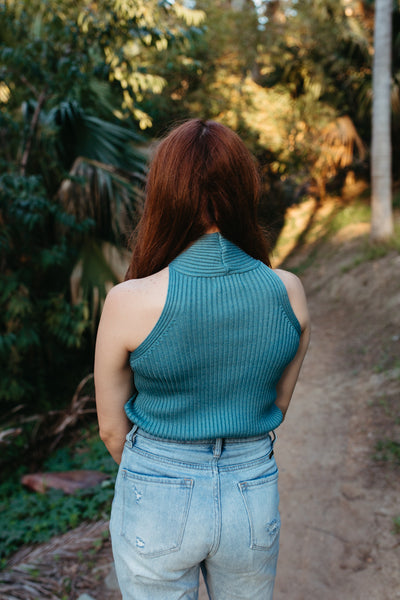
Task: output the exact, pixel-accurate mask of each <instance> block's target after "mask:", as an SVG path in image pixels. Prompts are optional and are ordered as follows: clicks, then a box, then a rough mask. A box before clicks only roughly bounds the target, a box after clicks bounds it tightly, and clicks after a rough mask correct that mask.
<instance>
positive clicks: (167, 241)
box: [95, 119, 309, 600]
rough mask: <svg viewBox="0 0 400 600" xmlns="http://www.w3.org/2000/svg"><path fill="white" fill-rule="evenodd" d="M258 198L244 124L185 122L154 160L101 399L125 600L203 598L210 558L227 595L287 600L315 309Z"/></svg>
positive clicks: (105, 360)
mask: <svg viewBox="0 0 400 600" xmlns="http://www.w3.org/2000/svg"><path fill="white" fill-rule="evenodd" d="M258 195H259V178H258V174H257V169H256V166H255V164H254V161H253V158H252V156H251V154H250V153H249V152H248V151H247V150H246V148H245V146H244V144H243V143H242V141H241V140H240V138H239V137H238V136H237V135H236V134H235V133H233V132H232V131H231V130H230V129H228V128H227V127H225V126H223V125H221V124H219V123H215V122H213V121H206V122H204V121H201V120H198V119H195V120H191V121H188V122H186V123H184V124H182V125H180V126H179V127H177V128H176V129H174V130H173V131H172V132H171V133H170V134H169V135H168V136H167V137H166V138H165V139H164V140H163V141H162V142H161V143H160V145H159V147H158V150H157V152H156V154H155V157H154V159H153V161H152V164H151V167H150V171H149V176H148V182H147V188H146V202H145V208H144V213H143V217H142V219H141V222H140V223H139V226H138V228H137V230H136V234H135V238H134V243H133V254H132V261H131V264H130V266H129V269H128V273H127V279H126V281H125V282H123V283H121V284H119V285H117V286H115V287H114V288H113V289H112V290H111V292H110V293H109V294H108V296H107V299H106V302H105V305H104V309H103V314H102V317H101V322H100V325H99V330H98V337H97V345H96V360H95V383H96V399H97V407H98V418H99V426H100V435H101V438H102V440H103V441H104V443H105V445H106V446H107V448H108V450H109V452H110V454H111V455H112V457H113V458H114V459H115V461H116V462H117V463H119V464H120V468H119V472H118V477H117V482H116V490H115V497H114V501H113V506H112V514H111V523H110V530H111V539H112V545H113V553H114V558H115V563H116V570H117V575H118V580H119V584H120V587H121V591H122V594H123V598H124V600H131V599H132V600H133V599H134V600H144V599H146V600H172V599H174V600H177V599H178V598H179V599H186V600H188V599H196V598H197V596H198V585H199V569H200V568H201V569H202V571H203V575H204V579H205V581H206V585H207V589H208V593H209V596H210V598H211V599H213V600H233V599H235V598H240V599H241V600H243V599H246V598H248V599H249V600H250V599H251V600H258V599H259V600H261V599H262V600H268V599H271V598H272V592H273V585H274V579H275V573H276V562H277V557H278V547H279V529H280V518H279V511H278V501H279V496H278V489H277V478H278V473H277V467H276V463H275V459H274V456H273V440H274V439H275V434H274V433H273V432H274V430H275V429H276V428H277V427H278V426H279V425H280V423H281V422H282V420H283V419H284V416H285V414H286V411H287V409H288V405H289V402H290V399H291V396H292V393H293V390H294V387H295V384H296V381H297V377H298V374H299V370H300V367H301V364H302V361H303V358H304V355H305V352H306V349H307V345H308V339H309V318H308V312H307V306H306V300H305V296H304V291H303V288H302V285H301V283H300V281H299V280H298V279H297V278H296V277H295V276H294V275H292V274H290V273H287V272H285V271H280V270H276V271H273V270H272V269H271V268H270V263H269V259H268V247H267V245H266V242H265V238H264V236H263V234H262V231H261V229H260V227H259V226H258V224H257V221H256V208H257V201H258ZM132 373H133V377H132ZM128 399H129V400H128Z"/></svg>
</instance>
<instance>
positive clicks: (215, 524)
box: [110, 427, 280, 600]
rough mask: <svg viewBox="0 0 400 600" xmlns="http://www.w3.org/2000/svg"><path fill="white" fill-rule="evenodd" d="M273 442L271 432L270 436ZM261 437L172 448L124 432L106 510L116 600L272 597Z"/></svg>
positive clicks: (275, 539) (270, 493)
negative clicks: (203, 594) (202, 586)
mask: <svg viewBox="0 0 400 600" xmlns="http://www.w3.org/2000/svg"><path fill="white" fill-rule="evenodd" d="M274 437H275V436H274ZM272 447H273V442H272V441H271V438H270V436H269V435H266V436H260V437H256V438H247V439H243V440H241V439H221V438H218V439H215V440H212V441H202V442H174V441H168V440H160V439H157V438H154V437H152V436H150V435H148V434H147V433H145V432H143V431H141V430H137V428H136V427H134V428H133V429H132V431H131V432H130V433H129V434H128V436H127V442H126V444H125V448H124V452H123V455H122V461H121V465H120V468H119V472H118V477H117V481H116V487H115V496H114V500H113V505H112V512H111V522H110V531H111V540H112V547H113V554H114V559H115V565H116V571H117V576H118V581H119V585H120V588H121V592H122V596H123V600H178V599H179V600H197V598H198V588H199V572H200V571H199V569H200V568H201V569H202V572H203V575H204V579H205V582H206V586H207V590H208V594H209V596H210V598H211V599H212V600H235V599H240V600H246V599H248V600H271V599H272V593H273V587H274V580H275V574H276V563H277V559H278V550H279V531H280V517H279V510H278V503H279V494H278V470H277V466H276V463H275V459H274V456H273V451H272Z"/></svg>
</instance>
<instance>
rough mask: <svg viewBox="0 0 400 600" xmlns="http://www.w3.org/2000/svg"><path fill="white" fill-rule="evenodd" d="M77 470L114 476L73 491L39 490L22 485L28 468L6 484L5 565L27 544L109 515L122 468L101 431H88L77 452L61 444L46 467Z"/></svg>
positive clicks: (0, 497)
mask: <svg viewBox="0 0 400 600" xmlns="http://www.w3.org/2000/svg"><path fill="white" fill-rule="evenodd" d="M71 469H96V470H101V471H103V472H105V473H108V474H109V475H110V479H108V480H106V481H105V482H103V483H102V484H100V485H98V486H95V487H93V488H88V489H87V490H80V491H77V492H76V493H75V494H73V495H66V494H64V493H63V492H61V491H59V490H51V489H49V490H47V491H46V493H45V494H38V493H34V492H29V491H27V490H26V489H25V488H24V487H23V486H22V485H21V484H20V478H21V476H22V475H23V474H24V470H23V469H19V470H18V472H17V473H15V475H14V476H12V477H11V478H9V479H8V480H7V481H5V482H3V483H2V484H1V485H0V548H1V550H0V566H1V565H3V566H4V565H5V564H6V559H7V557H8V556H10V554H12V553H13V552H15V551H16V550H18V548H20V546H21V545H23V544H36V543H40V542H44V541H46V540H48V539H49V538H51V537H52V536H53V535H58V534H61V533H65V532H66V531H68V530H69V529H72V528H74V527H76V526H77V525H79V524H80V523H82V522H83V521H92V520H95V519H100V518H108V516H109V511H110V508H111V500H112V497H113V493H114V480H115V476H116V471H117V466H116V465H115V463H114V461H113V460H112V458H111V457H110V456H109V454H108V453H107V451H106V449H105V447H104V444H103V443H102V442H101V441H100V440H99V438H98V436H97V435H96V436H93V434H92V435H91V436H90V437H89V436H88V434H87V433H85V432H82V441H81V442H80V443H78V444H77V445H76V447H75V449H74V450H72V449H71V448H69V447H67V448H61V449H59V450H58V451H57V452H56V453H55V454H54V455H52V456H50V457H49V459H48V460H47V461H46V463H45V464H44V465H43V470H47V471H61V470H62V471H65V470H71Z"/></svg>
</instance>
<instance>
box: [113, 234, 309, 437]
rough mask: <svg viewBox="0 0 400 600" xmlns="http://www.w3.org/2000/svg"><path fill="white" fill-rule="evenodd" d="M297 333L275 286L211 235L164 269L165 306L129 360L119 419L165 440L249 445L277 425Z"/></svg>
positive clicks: (254, 263) (258, 266)
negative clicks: (279, 392)
mask: <svg viewBox="0 0 400 600" xmlns="http://www.w3.org/2000/svg"><path fill="white" fill-rule="evenodd" d="M300 334H301V328H300V324H299V322H298V320H297V318H296V316H295V314H294V312H293V309H292V307H291V305H290V302H289V297H288V295H287V292H286V288H285V286H284V284H283V283H282V281H281V279H280V278H279V277H278V275H276V274H275V273H274V272H273V271H272V269H270V268H269V267H267V266H266V265H265V264H264V263H262V262H260V261H258V260H256V259H254V258H252V257H251V256H249V255H248V254H246V253H245V252H243V250H241V249H240V248H239V247H238V246H236V245H235V244H233V243H232V242H230V241H228V240H227V239H225V238H224V237H223V236H222V235H221V234H220V233H219V232H218V233H211V234H205V235H204V236H202V237H201V238H199V239H198V240H197V241H196V242H195V243H194V244H192V245H191V246H190V247H189V248H187V249H186V250H185V251H184V252H182V253H181V254H180V255H179V256H178V257H177V258H175V259H174V260H173V261H172V262H171V263H170V265H169V282H168V292H167V298H166V302H165V306H164V308H163V311H162V313H161V316H160V318H159V320H158V321H157V323H156V325H155V327H154V328H153V330H152V331H151V332H150V334H149V335H148V336H147V338H146V339H145V340H144V341H143V342H142V343H141V344H140V346H139V347H138V348H137V349H136V350H134V352H131V354H130V365H131V368H132V370H133V373H134V383H135V389H136V392H135V394H134V395H133V396H132V397H131V398H130V399H129V401H128V402H127V403H126V405H125V410H126V414H127V416H128V418H129V419H130V420H131V421H132V423H135V424H136V425H138V426H139V427H140V428H142V429H143V430H145V431H147V432H148V433H150V434H152V435H154V436H157V437H160V438H165V439H172V440H180V441H185V440H186V441H189V440H190V441H192V440H193V441H194V440H209V439H213V438H217V437H230V438H235V437H239V438H240V437H250V436H256V435H259V434H263V433H267V432H268V431H271V430H273V429H275V428H276V427H278V425H280V423H281V422H282V412H281V411H280V409H279V408H278V407H277V406H276V405H275V404H274V402H275V400H276V385H277V382H278V381H279V379H280V377H281V375H282V372H283V370H284V369H285V367H286V366H287V364H288V363H289V362H290V361H291V360H292V359H293V358H294V356H295V354H296V351H297V348H298V345H299V340H300Z"/></svg>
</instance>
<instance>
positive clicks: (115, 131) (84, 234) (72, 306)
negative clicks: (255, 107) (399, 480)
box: [0, 0, 203, 435]
mask: <svg viewBox="0 0 400 600" xmlns="http://www.w3.org/2000/svg"><path fill="white" fill-rule="evenodd" d="M202 17H203V15H202V13H200V12H199V11H193V10H190V9H188V8H186V7H185V6H184V5H183V4H182V3H180V2H174V3H170V2H168V1H167V0H165V1H164V0H163V1H161V2H158V1H157V0H150V1H149V2H147V1H146V2H144V1H138V2H134V3H132V2H129V1H128V0H122V1H121V0H106V1H105V2H102V3H87V2H86V1H85V0H80V1H78V2H70V1H69V0H62V1H61V2H60V1H58V0H57V1H56V0H29V2H28V1H27V0H24V1H22V2H21V1H17V0H10V1H8V2H5V3H4V2H3V3H0V32H1V44H0V105H1V113H0V168H1V170H2V172H4V173H5V174H4V175H2V176H1V178H0V224H1V232H0V251H1V263H0V266H1V273H0V285H1V287H0V309H1V317H0V336H1V337H0V360H1V362H2V366H3V367H4V377H2V379H1V381H0V408H1V410H2V418H4V417H8V416H9V413H10V411H11V410H12V409H14V408H15V406H16V405H17V404H18V405H19V404H21V403H22V404H23V410H24V412H25V413H32V412H36V411H47V410H49V409H50V408H60V407H61V406H63V404H65V402H66V401H67V400H68V399H70V397H71V395H72V393H73V391H74V390H75V388H76V385H77V383H78V382H79V381H80V380H81V378H82V377H83V376H84V375H86V374H87V372H88V371H90V370H91V368H92V359H93V356H92V355H93V333H94V330H95V325H96V319H97V318H98V311H99V305H100V302H101V299H102V297H104V295H105V290H106V285H107V284H109V283H111V284H112V283H115V282H116V281H117V280H118V277H117V274H116V270H115V268H114V266H113V265H112V264H110V263H109V262H107V259H106V257H105V256H104V252H103V247H104V244H105V243H106V242H107V243H108V244H109V246H110V245H111V246H112V247H113V248H117V249H119V248H121V246H123V245H125V243H126V238H127V235H129V233H130V231H131V229H132V227H133V225H134V224H135V222H136V221H137V218H138V213H139V212H140V207H141V202H142V192H141V187H142V184H143V179H144V173H145V159H144V157H143V156H142V155H141V153H140V152H139V151H138V150H137V145H138V144H140V143H143V141H144V139H143V136H142V135H141V134H140V132H139V130H140V129H143V128H145V127H147V126H149V125H150V124H151V120H150V118H149V117H148V115H147V114H146V113H144V111H143V110H142V109H140V108H139V105H138V103H139V101H140V99H141V97H142V95H143V93H145V92H150V91H151V92H154V93H156V92H157V93H159V92H160V91H161V90H162V88H163V86H164V85H165V82H164V80H163V78H162V77H161V76H160V75H159V74H158V73H157V64H156V62H153V63H151V61H149V60H148V56H150V54H149V53H150V52H151V50H152V49H154V51H156V52H157V53H159V54H162V53H163V52H164V51H165V48H166V47H167V46H168V45H169V44H171V43H175V42H177V41H179V40H184V39H185V38H186V37H187V36H190V35H191V31H192V29H194V28H196V27H197V25H198V24H199V23H200V20H201V19H202ZM78 264H79V265H81V270H82V279H81V281H80V282H79V281H78V283H76V282H75V283H76V285H75V288H76V287H78V288H79V286H80V292H78V293H76V294H75V296H74V297H73V294H72V289H71V288H70V276H71V273H73V272H74V273H76V270H74V268H75V267H76V265H78ZM75 291H76V290H75ZM19 408H21V407H20V406H19ZM31 429H32V435H33V434H34V430H33V427H31Z"/></svg>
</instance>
